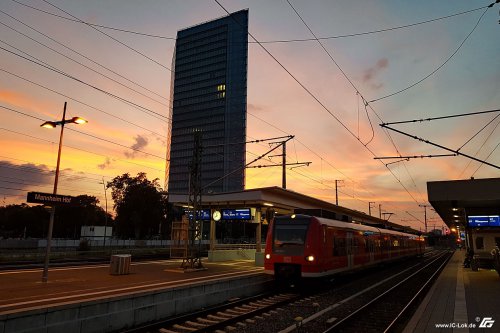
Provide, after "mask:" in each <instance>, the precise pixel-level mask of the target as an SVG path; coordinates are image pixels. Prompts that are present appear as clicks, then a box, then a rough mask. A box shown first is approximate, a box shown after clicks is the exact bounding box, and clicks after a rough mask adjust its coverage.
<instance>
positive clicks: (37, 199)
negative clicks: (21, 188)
mask: <svg viewBox="0 0 500 333" xmlns="http://www.w3.org/2000/svg"><path fill="white" fill-rule="evenodd" d="M26 201H27V202H29V203H40V204H44V205H47V206H61V205H78V204H79V203H80V202H79V201H78V200H77V198H76V197H73V196H70V195H60V194H51V193H42V192H28V197H27V198H26Z"/></svg>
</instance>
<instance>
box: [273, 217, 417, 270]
mask: <svg viewBox="0 0 500 333" xmlns="http://www.w3.org/2000/svg"><path fill="white" fill-rule="evenodd" d="M423 250H424V242H423V241H422V240H421V239H420V237H419V236H416V235H412V234H407V233H403V232H398V231H394V230H386V229H379V228H375V227H370V226H366V225H361V224H355V223H348V222H342V221H337V220H330V219H325V218H320V217H314V216H308V215H295V214H294V215H287V216H279V217H276V218H275V219H274V221H273V222H272V224H271V225H270V227H269V230H268V233H267V239H266V250H265V260H264V269H265V273H267V274H273V275H275V276H276V277H283V278H288V279H292V278H316V277H323V276H328V275H331V274H336V273H340V272H345V271H349V270H353V269H359V268H363V267H367V266H371V265H375V264H378V263H381V262H384V261H391V260H395V259H399V258H403V257H408V256H416V255H419V254H422V252H423Z"/></svg>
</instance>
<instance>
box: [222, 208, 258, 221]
mask: <svg viewBox="0 0 500 333" xmlns="http://www.w3.org/2000/svg"><path fill="white" fill-rule="evenodd" d="M222 219H223V220H251V219H252V214H251V213H250V208H241V209H223V210H222Z"/></svg>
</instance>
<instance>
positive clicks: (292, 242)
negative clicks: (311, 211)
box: [273, 224, 307, 254]
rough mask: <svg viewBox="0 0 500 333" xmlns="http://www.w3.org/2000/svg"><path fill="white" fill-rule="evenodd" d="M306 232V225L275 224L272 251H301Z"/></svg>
mask: <svg viewBox="0 0 500 333" xmlns="http://www.w3.org/2000/svg"><path fill="white" fill-rule="evenodd" d="M306 234H307V225H297V224H295V225H290V224H288V225H280V224H278V225H276V226H275V228H274V239H273V248H274V251H275V252H276V253H284V252H287V253H288V252H289V251H292V252H295V250H299V251H303V249H304V243H305V241H306ZM289 254H292V253H289Z"/></svg>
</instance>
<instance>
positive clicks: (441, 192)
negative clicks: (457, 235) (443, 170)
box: [427, 178, 500, 228]
mask: <svg viewBox="0 0 500 333" xmlns="http://www.w3.org/2000/svg"><path fill="white" fill-rule="evenodd" d="M427 195H428V199H429V203H430V204H431V205H432V207H433V208H434V210H435V211H436V212H437V213H438V214H439V216H440V217H441V218H442V219H443V221H444V222H445V223H446V225H448V227H450V228H451V227H454V226H456V225H460V226H461V227H466V226H467V223H466V222H467V217H468V216H471V215H500V178H483V179H473V178H472V179H467V180H448V181H433V182H427Z"/></svg>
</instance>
